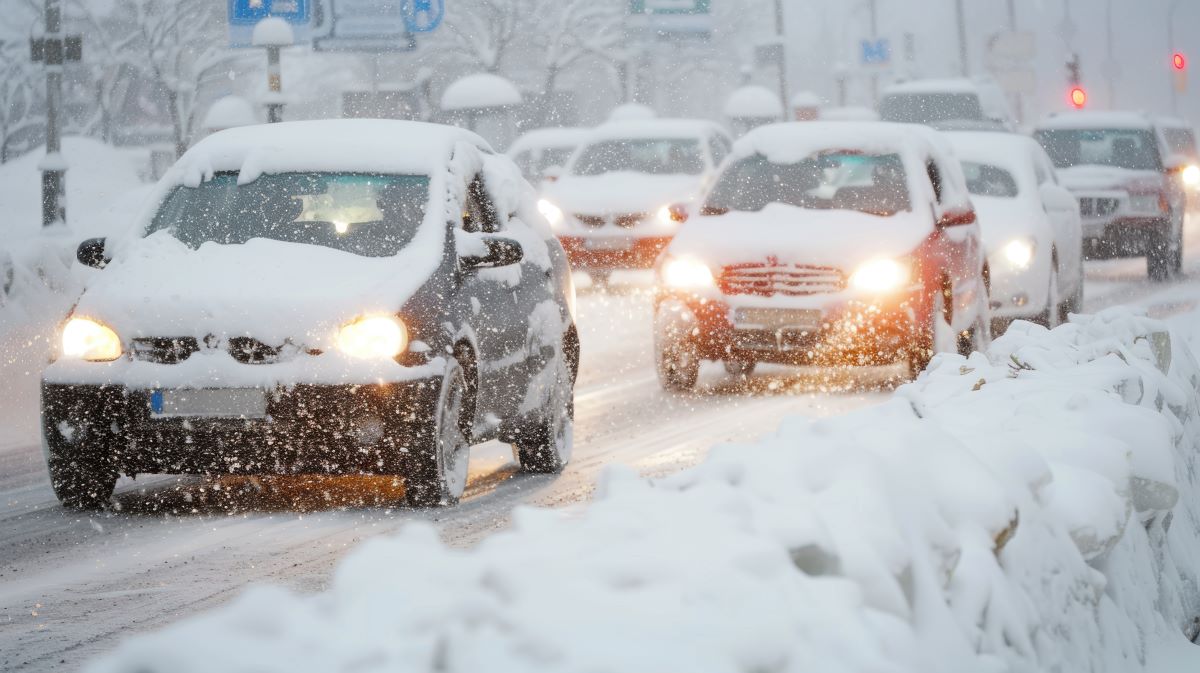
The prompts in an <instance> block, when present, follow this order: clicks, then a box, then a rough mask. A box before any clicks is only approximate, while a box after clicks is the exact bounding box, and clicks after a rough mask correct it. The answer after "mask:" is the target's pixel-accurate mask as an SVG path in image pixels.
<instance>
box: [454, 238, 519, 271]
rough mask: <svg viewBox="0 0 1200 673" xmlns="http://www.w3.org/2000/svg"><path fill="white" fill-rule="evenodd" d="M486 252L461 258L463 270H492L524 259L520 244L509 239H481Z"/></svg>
mask: <svg viewBox="0 0 1200 673" xmlns="http://www.w3.org/2000/svg"><path fill="white" fill-rule="evenodd" d="M482 243H483V245H484V247H485V248H486V252H484V254H482V255H466V256H464V257H463V258H462V265H463V268H466V269H494V268H496V267H500V266H511V265H513V264H516V263H517V262H520V261H521V260H522V259H524V258H525V250H524V249H522V248H521V244H520V243H517V242H516V241H514V240H512V239H511V238H501V237H499V236H487V237H484V238H482Z"/></svg>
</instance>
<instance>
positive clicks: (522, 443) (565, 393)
mask: <svg viewBox="0 0 1200 673" xmlns="http://www.w3.org/2000/svg"><path fill="white" fill-rule="evenodd" d="M539 378H540V379H541V380H540V381H539V382H538V383H536V384H535V385H541V386H545V387H546V388H547V389H548V390H547V395H546V400H545V402H544V403H543V407H542V410H541V413H539V414H538V415H537V416H538V417H537V420H536V421H535V422H534V424H533V425H532V427H529V428H526V429H525V431H523V432H522V433H521V434H520V436H519V438H518V440H517V441H516V442H514V444H513V454H514V456H515V457H516V459H517V462H519V463H520V464H521V469H522V470H524V471H525V472H532V473H534V474H557V473H559V472H562V471H563V468H564V467H566V466H567V463H568V462H569V461H570V460H571V450H572V445H573V442H574V431H575V385H574V382H573V380H572V378H573V377H572V375H571V364H570V362H569V361H568V359H567V355H566V345H565V344H564V345H563V347H561V348H560V349H559V351H558V354H557V355H556V356H555V358H554V360H553V362H551V363H550V364H549V365H548V366H547V368H546V369H545V370H544V371H543V374H542V375H541V376H540V377H539Z"/></svg>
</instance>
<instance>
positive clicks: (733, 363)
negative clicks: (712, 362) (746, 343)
mask: <svg viewBox="0 0 1200 673" xmlns="http://www.w3.org/2000/svg"><path fill="white" fill-rule="evenodd" d="M756 365H758V363H757V362H755V361H754V360H751V359H750V358H747V357H738V356H733V357H728V358H725V373H726V374H729V375H730V376H739V377H746V376H750V375H751V374H753V373H754V367H755V366H756Z"/></svg>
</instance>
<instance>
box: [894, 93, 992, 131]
mask: <svg viewBox="0 0 1200 673" xmlns="http://www.w3.org/2000/svg"><path fill="white" fill-rule="evenodd" d="M879 117H880V118H881V119H882V120H883V121H885V122H900V123H903V124H933V123H935V122H943V121H950V120H959V119H969V120H976V121H980V120H983V118H984V116H983V106H982V105H981V104H980V102H979V96H977V95H976V94H974V93H935V92H931V93H911V94H889V95H887V96H884V98H883V100H882V101H880V103H879Z"/></svg>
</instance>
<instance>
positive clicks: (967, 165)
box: [962, 161, 1018, 199]
mask: <svg viewBox="0 0 1200 673" xmlns="http://www.w3.org/2000/svg"><path fill="white" fill-rule="evenodd" d="M962 167H963V173H964V174H966V176H967V191H969V192H971V194H973V195H974V196H990V197H992V198H1001V199H1012V198H1016V197H1017V194H1018V189H1017V181H1016V180H1015V179H1014V178H1013V176H1012V173H1009V172H1008V171H1006V170H1004V169H1003V168H1000V167H999V166H992V165H989V164H979V163H975V162H972V161H964V162H962Z"/></svg>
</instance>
